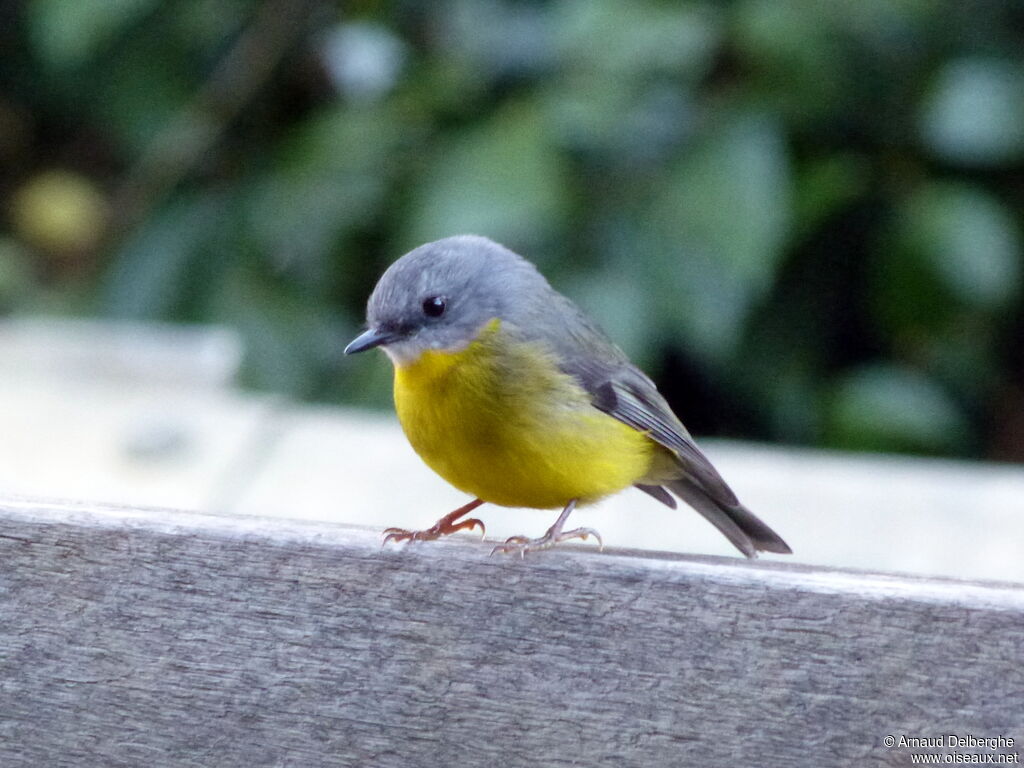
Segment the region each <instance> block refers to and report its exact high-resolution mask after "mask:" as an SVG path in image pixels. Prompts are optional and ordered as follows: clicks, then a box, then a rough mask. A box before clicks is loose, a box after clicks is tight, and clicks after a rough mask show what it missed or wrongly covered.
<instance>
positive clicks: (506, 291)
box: [345, 235, 561, 363]
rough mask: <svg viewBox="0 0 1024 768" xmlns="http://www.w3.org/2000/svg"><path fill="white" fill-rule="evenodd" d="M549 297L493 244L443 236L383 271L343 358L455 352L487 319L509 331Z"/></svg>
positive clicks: (530, 273)
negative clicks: (375, 351)
mask: <svg viewBox="0 0 1024 768" xmlns="http://www.w3.org/2000/svg"><path fill="white" fill-rule="evenodd" d="M556 296H558V294H556V293H555V291H554V289H552V288H551V286H550V285H548V282H547V280H545V279H544V277H543V275H541V274H540V273H539V272H538V271H537V269H536V268H535V267H534V266H533V264H531V263H530V262H528V261H527V260H526V259H524V258H522V257H521V256H519V255H517V254H515V253H513V252H512V251H510V250H508V249H507V248H505V247H503V246H501V245H498V243H495V242H494V241H492V240H488V239H487V238H486V237H479V236H476V235H457V236H455V237H447V238H444V239H443V240H436V241H434V242H432V243H427V244H426V245H421V246H420V247H419V248H416V249H414V250H412V251H410V252H409V253H407V254H405V255H404V256H402V257H401V258H400V259H398V261H396V262H395V263H394V264H392V265H391V266H390V267H388V269H387V271H385V272H384V274H383V275H382V276H381V278H380V280H379V281H378V283H377V287H376V288H374V290H373V294H372V295H371V296H370V300H369V303H368V304H367V308H366V319H367V324H368V326H369V328H368V330H367V331H366V332H365V333H363V334H361V335H360V336H358V337H357V338H355V339H354V340H353V341H352V343H350V344H349V345H348V346H347V347H346V348H345V353H346V354H353V353H355V352H362V351H364V350H367V349H372V348H373V347H382V348H383V349H384V351H385V352H387V354H388V356H389V357H390V358H391V359H392V361H394V362H396V363H405V362H410V361H412V360H415V359H416V358H418V357H419V356H420V354H422V353H423V352H424V351H426V350H428V349H443V350H457V349H461V348H463V347H465V346H466V345H468V344H469V343H470V342H472V341H473V340H474V339H475V338H476V337H477V336H478V335H479V333H480V331H481V330H482V329H483V328H484V326H486V325H487V323H488V322H490V321H491V320H492V319H493V318H500V319H501V320H503V321H510V322H511V323H512V324H513V325H515V324H516V323H517V321H518V320H520V319H522V318H526V317H528V316H529V315H530V314H531V307H543V306H545V305H548V306H550V305H551V304H552V303H553V297H556ZM558 298H561V297H558ZM555 303H557V302H555Z"/></svg>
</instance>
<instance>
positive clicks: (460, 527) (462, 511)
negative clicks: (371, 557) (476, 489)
mask: <svg viewBox="0 0 1024 768" xmlns="http://www.w3.org/2000/svg"><path fill="white" fill-rule="evenodd" d="M483 503H484V502H483V499H473V501H471V502H469V504H464V505H463V506H461V507H459V508H458V509H456V510H455V511H454V512H449V513H448V514H447V515H445V516H444V517H442V518H441V519H440V520H438V521H437V522H436V523H434V524H433V525H432V526H430V527H429V528H427V529H426V530H425V531H409V530H406V529H405V528H386V529H385V530H384V542H383V543H384V544H387V543H388V542H389V541H433V540H434V539H439V538H441V537H442V536H447V535H448V534H450V533H455V532H456V531H468V530H472V529H473V528H480V538H483V537H484V534H485V533H486V530H487V529H486V528H484V523H483V520H478V519H477V518H475V517H471V518H469V519H468V520H463V521H461V522H456V521H457V520H458V519H459V518H460V517H462V516H463V515H468V514H469V513H470V512H472V511H473V510H474V509H476V508H477V507H479V506H480V505H481V504H483ZM382 546H383V545H382Z"/></svg>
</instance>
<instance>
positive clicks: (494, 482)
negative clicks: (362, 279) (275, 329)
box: [345, 235, 791, 558]
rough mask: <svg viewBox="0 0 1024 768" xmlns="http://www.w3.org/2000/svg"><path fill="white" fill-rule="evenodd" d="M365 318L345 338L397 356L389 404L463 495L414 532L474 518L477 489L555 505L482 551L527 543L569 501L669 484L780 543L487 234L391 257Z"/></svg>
mask: <svg viewBox="0 0 1024 768" xmlns="http://www.w3.org/2000/svg"><path fill="white" fill-rule="evenodd" d="M366 314H367V325H368V329H367V330H366V331H365V332H364V333H362V334H361V335H359V336H358V337H356V338H355V339H354V340H353V341H352V342H351V343H350V344H349V345H348V346H347V347H346V348H345V353H346V354H354V353H356V352H363V351H365V350H368V349H372V348H373V347H381V348H382V349H383V350H384V352H386V353H387V355H388V357H389V358H390V359H391V362H392V363H393V364H394V369H395V382H394V396H395V409H396V411H397V412H398V419H399V421H400V422H401V424H402V428H403V429H404V431H405V434H406V436H407V437H408V439H409V442H410V443H411V444H412V447H413V448H414V449H415V450H416V452H417V453H418V454H419V455H420V457H421V458H422V459H423V461H425V462H426V463H427V465H428V466H430V467H431V468H432V469H433V470H434V471H435V472H437V473H438V474H439V475H440V476H441V477H443V478H444V479H445V480H446V481H448V482H449V483H451V484H452V485H453V486H455V487H456V488H458V489H459V490H461V491H464V492H465V493H468V494H470V495H471V496H473V497H474V500H473V501H471V502H469V503H468V504H466V505H464V506H462V507H460V508H459V509H456V510H455V511H454V512H451V513H450V514H448V515H445V516H444V517H442V518H441V519H440V520H438V521H437V523H435V524H434V525H433V526H432V527H430V528H428V529H426V530H422V531H412V530H405V529H400V528H389V529H387V530H386V531H385V543H387V542H388V541H408V540H415V541H426V540H431V539H437V538H439V537H441V536H445V535H448V534H451V533H455V532H456V531H460V530H471V529H473V528H475V527H479V528H480V530H481V533H483V531H484V524H483V522H482V521H480V520H479V519H477V518H468V519H463V518H465V516H466V515H468V514H469V513H470V512H472V511H473V510H474V509H476V508H477V507H479V506H480V505H481V504H483V503H485V502H490V503H492V504H498V505H500V506H505V507H533V508H537V509H561V513H560V514H559V516H558V519H557V520H555V522H554V524H553V525H552V526H551V527H550V528H549V529H548V530H547V532H546V533H545V534H544V535H543V536H540V537H539V538H529V537H527V536H513V537H511V538H510V539H508V540H507V541H505V542H504V543H503V544H500V545H499V546H497V547H495V548H494V550H493V551H492V554H493V553H494V552H499V551H501V552H507V553H518V554H520V555H525V553H526V552H528V551H532V550H541V549H547V548H549V547H552V546H554V545H555V544H557V543H559V542H561V541H565V540H567V539H573V538H580V539H586V538H587V537H588V536H593V537H594V538H595V539H596V540H597V541H598V542H601V538H600V536H599V535H598V533H597V532H596V531H594V530H592V529H590V528H575V529H572V530H564V528H565V523H566V521H567V519H568V517H569V515H570V514H571V513H572V511H573V509H575V508H576V507H577V506H583V505H586V504H591V503H593V502H596V501H598V500H600V499H602V498H604V497H606V496H609V495H611V494H614V493H618V492H619V491H622V490H624V489H626V488H628V487H629V486H631V485H633V486H636V487H637V488H639V489H640V490H642V491H644V492H646V493H648V494H650V495H651V496H653V497H654V498H655V499H657V500H658V501H660V502H662V503H663V504H666V505H668V506H669V507H672V508H673V509H674V508H675V506H676V501H675V499H674V498H673V496H672V494H675V495H676V496H678V497H679V498H680V499H682V500H683V501H685V502H686V503H687V504H689V505H690V506H691V507H693V508H694V509H695V510H697V512H699V513H700V514H701V515H703V516H704V517H705V518H706V519H707V520H708V521H709V522H710V523H711V524H712V525H714V526H715V527H716V528H717V529H718V530H719V531H721V532H722V533H723V534H724V535H725V537H726V538H727V539H729V541H730V542H732V543H733V545H735V547H736V548H737V549H739V551H740V552H742V553H743V554H744V555H746V556H747V557H751V558H752V557H756V556H757V552H758V551H764V552H778V553H785V554H788V553H790V552H791V550H790V548H789V547H788V546H787V545H786V542H784V541H783V540H782V539H781V538H780V537H779V536H778V534H776V533H775V532H774V531H773V530H772V529H771V528H769V527H768V526H767V525H765V524H764V523H763V522H761V520H760V519H758V518H757V517H756V516H755V515H754V514H753V513H752V512H750V510H748V509H747V508H746V507H744V506H743V505H742V504H741V503H740V502H739V500H738V499H737V498H736V495H735V494H734V493H733V492H732V490H731V489H730V488H729V486H728V485H726V483H725V481H724V480H723V479H722V478H721V476H720V475H719V474H718V472H717V471H716V470H715V468H714V467H713V466H712V465H711V462H709V461H708V459H707V458H706V457H705V456H704V454H703V453H701V451H700V449H699V448H698V447H697V445H696V443H695V442H694V441H693V438H692V437H691V436H690V433H689V432H688V431H687V430H686V428H685V427H684V426H683V425H682V423H681V422H680V421H679V419H678V418H677V417H676V415H675V414H674V413H673V412H672V409H671V408H670V407H669V405H668V403H667V402H666V401H665V399H664V398H663V397H662V396H661V394H660V393H659V392H658V390H657V387H655V385H654V382H653V381H651V380H650V379H649V378H648V377H647V376H646V375H645V374H644V373H643V372H642V371H641V370H640V369H639V368H637V367H636V366H634V365H633V364H632V363H631V362H630V361H629V359H628V358H627V357H626V355H625V353H624V352H623V351H622V350H620V349H619V348H618V347H617V346H615V344H613V343H612V342H611V341H610V340H609V339H608V337H607V336H605V334H604V333H603V332H602V331H601V330H600V329H599V328H598V327H597V325H596V324H595V323H594V322H593V321H592V320H590V319H589V318H588V317H587V316H586V315H585V314H584V313H583V312H582V311H581V310H580V309H579V308H578V307H577V306H576V305H575V304H573V303H572V301H570V300H569V299H567V298H566V297H565V296H563V295H562V294H560V293H558V292H557V291H555V290H554V289H553V288H552V287H551V286H550V285H549V284H548V282H547V280H546V279H544V277H543V276H542V275H541V274H540V272H538V271H537V268H536V267H534V265H533V264H531V263H530V262H529V261H527V260H526V259H524V258H523V257H521V256H519V255H517V254H515V253H513V252H512V251H510V250H509V249H507V248H505V247H503V246H501V245H499V244H498V243H495V242H493V241H491V240H489V239H487V238H485V237H478V236H475V235H459V236H456V237H448V238H445V239H443V240H437V241H436V242H432V243H427V244H426V245H421V246H420V247H419V248H416V249H414V250H412V251H410V252H409V253H407V254H405V255H404V256H402V257H401V258H400V259H398V261H396V262H395V263H394V264H392V265H391V266H390V267H389V268H388V269H387V270H386V271H385V272H384V274H383V276H382V277H381V278H380V281H379V282H378V283H377V286H376V288H374V290H373V294H372V295H371V296H370V300H369V302H368V305H367V312H366Z"/></svg>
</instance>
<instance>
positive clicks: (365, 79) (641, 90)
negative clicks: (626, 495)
mask: <svg viewBox="0 0 1024 768" xmlns="http://www.w3.org/2000/svg"><path fill="white" fill-rule="evenodd" d="M0 48H2V50H3V51H4V54H3V56H2V57H0V194H2V196H3V200H4V201H5V210H4V215H5V218H4V225H3V229H2V231H0V310H2V311H5V312H8V313H32V312H58V313H82V314H93V315H99V316H110V317H130V318H145V319H153V320H166V321H176V322H217V323H225V324H228V325H230V326H233V327H236V328H238V329H239V330H240V331H241V332H242V334H244V337H245V339H246V341H247V344H248V350H249V354H248V357H247V362H246V369H245V376H246V381H247V383H248V384H249V385H251V386H253V387H258V388H269V389H274V390H280V391H284V392H287V393H289V394H291V395H294V396H297V397H302V398H309V399H320V400H329V401H347V402H360V403H369V404H376V405H383V404H385V403H387V401H388V398H389V385H388V381H389V370H388V366H387V363H386V361H384V360H383V357H382V356H380V355H378V356H369V355H368V356H366V357H365V358H359V359H352V360H345V361H344V364H342V363H341V358H340V351H341V348H342V346H343V344H344V342H345V341H346V340H347V339H348V338H349V337H350V336H351V335H352V334H353V333H354V332H355V331H356V329H357V326H358V325H359V323H360V322H361V319H362V318H361V316H362V306H363V302H364V301H365V299H366V296H367V295H368V293H369V291H370V289H371V288H372V286H373V283H374V281H375V279H376V278H377V276H378V275H379V273H380V272H381V271H382V270H383V268H384V267H385V266H386V265H387V264H388V263H389V262H390V261H392V260H393V259H394V258H396V257H397V256H399V255H400V254H401V253H403V252H404V251H406V250H408V249H409V248H411V247H413V246H415V245H418V244H419V243H421V242H424V241H426V240H431V239H435V238H438V237H442V236H445V235H450V234H456V233H459V232H476V233H479V234H486V235H489V236H490V237H493V238H494V239H496V240H499V241H502V242H504V243H505V244H507V245H509V246H510V247H512V248H514V249H516V250H518V251H520V252H522V253H523V254H525V255H527V256H528V257H530V258H532V259H533V260H534V261H536V262H537V263H538V264H539V265H540V266H541V268H542V269H543V270H544V271H545V272H546V273H547V274H548V275H549V277H550V278H551V280H552V281H553V283H554V284H555V285H556V287H558V288H560V289H562V290H563V291H564V292H566V293H568V294H569V295H571V296H573V297H575V298H576V299H577V300H578V301H579V302H580V303H581V304H583V305H584V307H585V308H586V309H587V310H588V311H590V312H591V313H592V314H593V315H595V316H596V317H597V318H598V319H599V320H600V321H601V322H602V323H603V324H604V325H605V327H606V328H607V329H608V330H609V332H610V333H611V335H612V336H613V337H614V338H615V339H616V340H618V341H619V342H620V343H621V344H622V346H623V347H624V348H626V350H627V351H628V352H629V353H630V354H631V355H632V356H633V357H634V358H635V359H636V360H637V361H638V362H640V363H641V364H642V365H644V366H645V367H646V368H647V369H648V370H649V371H651V373H652V374H653V375H654V376H655V377H656V378H657V379H658V381H659V383H660V385H661V387H662V389H663V390H664V391H665V392H666V394H667V396H668V397H669V399H670V400H671V401H672V402H673V403H674V405H675V406H676V408H677V410H678V411H679V413H680V414H681V415H682V416H683V418H684V420H686V421H687V423H688V424H689V425H690V426H691V427H692V428H693V429H694V430H695V431H697V432H699V433H718V434H730V435H735V436H746V437H753V438H758V439H768V440H780V441H789V442H797V443H806V444H818V445H828V446H836V447H848V448H857V449H868V450H878V449H884V450H904V451H913V452H925V453H935V454H948V455H963V456H988V457H994V458H1003V459H1011V460H1024V416H1022V414H1024V351H1022V343H1021V342H1022V335H1024V309H1022V301H1021V298H1022V292H1024V278H1022V268H1024V255H1022V242H1021V237H1022V233H1021V227H1022V221H1024V216H1022V214H1024V4H1021V3H1020V2H1019V0H1001V1H997V0H968V1H967V2H963V1H962V0H960V1H957V2H953V1H950V2H941V1H940V0H857V1H856V2H853V1H852V0H851V1H843V2H812V1H810V0H740V1H739V2H713V1H712V0H705V1H703V2H686V3H680V2H668V1H667V0H666V1H665V2H656V1H655V0H644V1H642V2H628V3H627V2H621V1H620V0H587V2H569V1H567V0H566V1H564V2H553V1H551V2H541V1H539V0H537V1H534V2H512V1H511V0H436V1H434V2H428V1H427V0H392V1H391V2H386V1H385V0H379V1H377V2H369V1H367V2H354V3H344V4H343V3H331V2H314V1H313V0H263V2H257V0H23V2H12V3H6V4H3V5H0Z"/></svg>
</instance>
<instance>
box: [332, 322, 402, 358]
mask: <svg viewBox="0 0 1024 768" xmlns="http://www.w3.org/2000/svg"><path fill="white" fill-rule="evenodd" d="M401 337H402V336H401V334H399V333H395V332H394V331H382V330H378V329H376V328H370V329H369V330H368V331H363V332H362V333H361V334H359V335H358V336H356V337H355V338H354V339H352V341H350V342H349V343H348V346H347V347H345V354H346V355H354V354H355V353H356V352H365V351H366V350H368V349H373V348H374V347H379V346H381V345H382V344H390V343H391V342H393V341H398V340H399V339H400V338H401Z"/></svg>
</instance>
